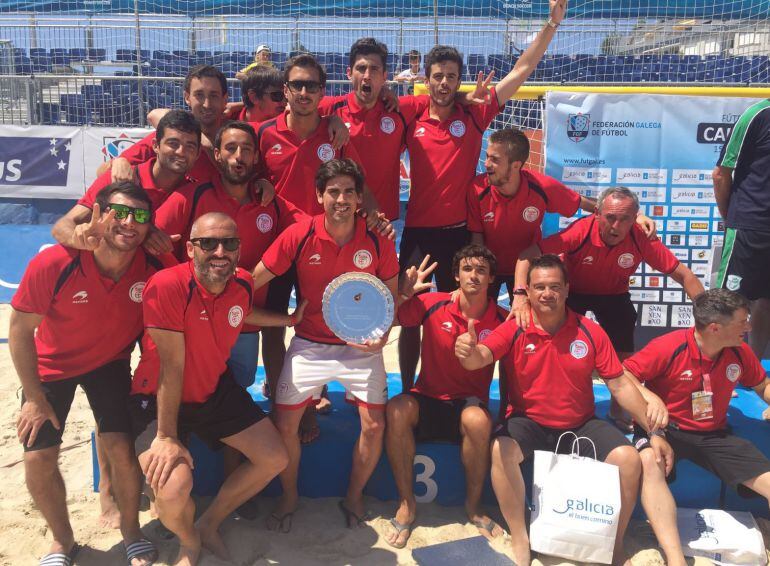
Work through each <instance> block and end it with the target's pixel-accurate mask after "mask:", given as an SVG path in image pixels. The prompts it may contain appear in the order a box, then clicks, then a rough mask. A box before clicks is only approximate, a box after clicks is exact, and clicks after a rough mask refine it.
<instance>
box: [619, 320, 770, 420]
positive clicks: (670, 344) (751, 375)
mask: <svg viewBox="0 0 770 566" xmlns="http://www.w3.org/2000/svg"><path fill="white" fill-rule="evenodd" d="M623 365H624V366H626V369H627V370H628V371H630V372H631V373H632V374H634V376H635V377H636V378H637V379H639V381H642V382H644V383H645V384H646V385H647V387H648V388H649V389H650V391H652V392H653V393H655V394H656V395H657V396H658V397H660V398H661V399H662V400H663V402H664V403H665V404H666V407H667V408H668V413H669V417H670V419H671V421H673V422H675V423H676V424H678V425H679V427H680V428H682V429H684V430H696V431H710V430H719V429H723V428H726V427H727V408H728V405H729V404H730V398H731V396H732V393H733V390H734V389H735V386H736V385H737V384H738V383H740V384H741V385H744V386H746V387H756V386H757V385H759V384H760V383H762V382H763V381H764V379H765V370H764V369H763V368H762V365H761V364H760V363H759V360H758V359H757V357H756V356H755V355H754V352H752V351H751V348H750V347H749V345H748V344H746V343H745V342H744V343H743V344H741V345H740V346H739V347H736V348H725V349H723V350H722V351H721V352H720V353H719V355H718V356H717V358H716V359H715V360H712V359H709V358H707V357H706V356H704V355H703V354H702V353H701V351H700V348H698V344H697V343H696V342H695V328H689V329H682V330H674V331H673V332H669V333H668V334H664V335H663V336H658V337H657V338H655V339H654V340H651V341H650V343H649V344H647V346H645V347H644V348H642V349H641V350H640V351H638V352H637V353H636V354H634V355H633V356H631V357H630V358H627V359H626V360H625V361H624V362H623ZM704 375H707V376H708V379H709V381H710V388H711V391H712V393H713V395H714V396H713V397H712V407H713V413H714V416H713V418H711V419H708V420H700V421H697V420H695V418H694V417H693V414H692V394H693V393H695V392H697V391H703V390H704V382H703V376H704Z"/></svg>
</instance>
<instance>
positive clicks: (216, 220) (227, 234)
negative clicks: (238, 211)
mask: <svg viewBox="0 0 770 566" xmlns="http://www.w3.org/2000/svg"><path fill="white" fill-rule="evenodd" d="M237 235H238V226H237V225H236V224H235V220H233V219H232V218H231V217H230V216H228V215H227V214H225V213H224V212H208V213H206V214H204V215H203V216H200V217H199V218H198V219H197V220H196V221H195V222H193V225H192V228H191V229H190V238H233V237H235V236H237Z"/></svg>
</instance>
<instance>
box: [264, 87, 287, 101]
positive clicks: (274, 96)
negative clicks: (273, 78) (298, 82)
mask: <svg viewBox="0 0 770 566" xmlns="http://www.w3.org/2000/svg"><path fill="white" fill-rule="evenodd" d="M265 96H269V97H270V100H272V101H273V102H283V101H284V100H286V97H285V96H284V95H283V92H282V91H280V90H274V91H272V92H266V93H265Z"/></svg>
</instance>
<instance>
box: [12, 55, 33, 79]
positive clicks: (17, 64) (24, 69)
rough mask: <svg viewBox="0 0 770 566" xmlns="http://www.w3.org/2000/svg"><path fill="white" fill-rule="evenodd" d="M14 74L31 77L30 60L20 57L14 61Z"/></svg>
mask: <svg viewBox="0 0 770 566" xmlns="http://www.w3.org/2000/svg"><path fill="white" fill-rule="evenodd" d="M13 67H14V72H15V73H16V74H17V75H31V74H32V73H33V72H34V71H33V69H32V60H31V59H30V58H29V57H26V56H25V57H21V58H18V59H15V60H14V65H13Z"/></svg>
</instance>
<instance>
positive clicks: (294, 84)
mask: <svg viewBox="0 0 770 566" xmlns="http://www.w3.org/2000/svg"><path fill="white" fill-rule="evenodd" d="M286 86H288V87H289V90H290V91H292V92H302V89H303V88H304V89H305V90H306V91H307V92H309V93H310V94H315V93H317V92H318V91H320V90H321V83H319V82H318V81H287V82H286Z"/></svg>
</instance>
